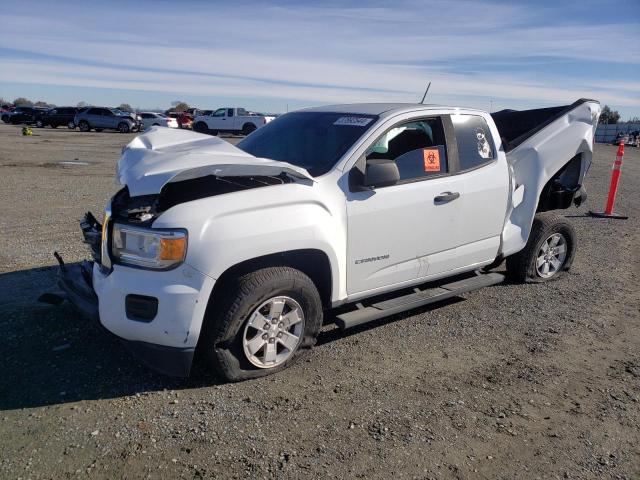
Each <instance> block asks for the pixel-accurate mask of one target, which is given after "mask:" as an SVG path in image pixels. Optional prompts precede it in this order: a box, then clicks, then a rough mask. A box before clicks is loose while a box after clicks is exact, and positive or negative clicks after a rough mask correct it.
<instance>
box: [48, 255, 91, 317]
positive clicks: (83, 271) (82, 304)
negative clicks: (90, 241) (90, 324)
mask: <svg viewBox="0 0 640 480" xmlns="http://www.w3.org/2000/svg"><path fill="white" fill-rule="evenodd" d="M54 255H55V257H56V260H58V263H59V264H60V270H59V271H58V286H59V287H60V288H61V289H62V290H63V291H64V293H65V295H66V297H67V300H69V301H70V302H71V303H72V304H73V305H74V306H75V307H76V308H77V309H78V310H80V312H81V313H82V314H83V315H84V316H85V317H87V318H89V319H91V320H98V319H99V315H98V297H97V296H96V293H95V292H94V291H93V284H92V280H91V276H92V272H93V262H89V261H87V260H85V261H84V262H82V263H81V264H74V265H66V264H65V263H64V261H63V260H62V257H61V256H60V255H59V254H58V252H55V253H54Z"/></svg>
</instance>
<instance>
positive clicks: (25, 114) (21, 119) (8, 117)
mask: <svg viewBox="0 0 640 480" xmlns="http://www.w3.org/2000/svg"><path fill="white" fill-rule="evenodd" d="M46 112H47V109H44V108H38V107H16V108H15V109H14V110H13V111H12V112H8V113H3V114H2V121H3V122H4V123H11V124H12V125H17V124H20V123H24V124H27V125H31V124H33V123H35V122H36V119H37V118H41V117H42V116H43V115H44V114H45V113H46Z"/></svg>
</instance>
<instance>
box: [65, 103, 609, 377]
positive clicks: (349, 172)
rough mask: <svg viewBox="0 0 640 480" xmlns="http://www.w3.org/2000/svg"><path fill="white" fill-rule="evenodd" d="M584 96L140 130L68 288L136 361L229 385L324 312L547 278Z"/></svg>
mask: <svg viewBox="0 0 640 480" xmlns="http://www.w3.org/2000/svg"><path fill="white" fill-rule="evenodd" d="M599 113H600V105H599V103H598V102H596V101H593V100H579V101H577V102H575V103H574V104H572V105H567V106H561V107H553V108H544V109H537V110H527V111H520V112H517V111H511V110H509V111H502V112H497V113H494V114H492V115H490V114H488V113H486V112H482V111H479V110H473V109H465V108H457V107H440V106H429V105H411V104H364V105H337V106H328V107H322V108H313V109H308V110H303V111H298V112H292V113H289V114H286V115H283V116H281V117H279V118H278V119H277V120H275V121H273V122H271V123H269V124H268V125H267V126H266V127H264V128H261V129H260V130H258V131H257V132H255V133H254V134H252V135H250V136H248V137H247V138H246V139H244V140H243V141H242V142H240V143H239V144H238V146H237V147H234V146H232V145H231V144H229V143H227V142H225V141H223V140H221V139H218V138H215V137H209V136H204V135H201V134H198V133H193V132H184V131H180V130H170V129H158V128H152V129H151V130H150V131H149V132H148V133H144V134H143V135H140V136H138V137H137V138H136V139H134V140H133V141H132V142H131V143H130V144H129V145H128V146H127V147H126V148H125V150H124V151H123V156H122V158H121V159H120V161H119V163H118V171H117V176H118V181H119V182H120V184H122V185H123V188H122V189H121V190H120V191H119V192H118V193H117V194H116V195H115V196H114V197H113V198H112V200H111V201H110V202H109V204H108V206H107V208H106V211H105V219H104V221H103V224H102V225H100V224H99V223H98V222H97V221H96V220H95V218H93V216H91V215H88V216H87V218H85V220H84V222H83V223H82V229H83V232H84V234H85V241H86V242H87V243H89V244H90V245H91V247H92V250H93V253H94V262H93V263H90V262H87V263H85V264H84V265H83V266H75V267H71V266H69V267H64V265H63V266H62V268H61V272H60V274H61V276H60V284H61V286H62V287H63V289H64V290H65V291H66V295H67V297H68V298H69V299H70V300H71V301H72V302H73V303H74V304H76V305H77V306H79V307H80V308H81V309H82V310H83V311H85V312H86V313H87V314H90V315H93V316H99V319H100V322H101V323H102V324H103V325H104V326H105V327H106V328H107V329H108V330H109V331H111V332H112V333H114V334H115V335H117V336H118V337H120V338H121V339H123V340H124V341H125V343H126V344H127V345H129V346H130V348H131V349H132V350H133V351H134V352H135V353H136V354H137V355H138V356H139V357H140V358H141V359H142V360H143V361H145V362H146V363H147V364H149V365H150V366H152V367H153V368H155V369H157V370H160V371H163V372H165V373H168V374H171V375H188V373H189V371H190V367H191V362H192V359H193V355H194V352H195V350H196V347H198V348H199V349H201V350H202V351H203V353H204V357H205V358H206V361H207V362H208V364H209V366H210V367H211V368H212V369H213V370H215V371H217V372H218V373H220V374H221V375H222V376H223V377H225V378H227V379H229V380H241V379H246V378H252V377H257V376H260V375H265V374H268V373H272V372H274V371H278V370H280V369H282V368H285V367H286V366H287V365H289V364H290V363H291V362H292V361H294V360H295V359H296V358H297V357H298V355H299V354H300V353H301V352H302V351H303V350H305V349H308V348H309V347H311V346H312V345H314V343H315V339H316V336H317V334H318V332H319V330H320V327H321V326H322V324H323V322H326V321H331V322H335V323H336V324H337V325H338V326H339V327H340V328H343V329H344V328H350V327H352V326H354V325H359V324H362V323H365V322H369V321H372V320H376V319H379V318H382V317H385V316H388V315H392V314H395V313H398V312H401V311H404V310H408V309H412V308H416V307H420V306H422V305H425V304H428V303H432V302H435V301H439V300H443V299H446V298H449V297H452V296H456V295H459V294H461V293H464V292H468V291H470V290H473V289H477V288H480V287H484V286H489V285H493V284H496V283H499V282H501V281H503V280H504V276H503V275H502V274H499V273H495V272H490V270H491V269H492V268H494V267H496V266H497V265H499V264H500V263H502V261H503V260H504V259H506V267H507V273H508V274H509V275H510V276H511V277H512V278H513V279H514V280H516V281H524V282H544V281H549V280H553V279H555V278H557V277H558V276H560V275H562V274H564V273H565V272H566V271H567V270H568V269H569V267H570V266H571V262H572V259H573V256H574V254H575V249H576V238H575V233H574V230H573V227H572V226H571V224H570V223H569V221H568V220H567V219H566V218H565V217H563V216H560V215H558V214H557V213H555V212H554V210H558V209H565V208H568V207H569V206H571V204H572V203H576V204H579V203H580V202H582V201H584V199H585V193H584V190H583V189H582V182H583V179H584V176H585V174H586V172H587V170H588V168H589V165H590V163H591V157H592V152H593V138H594V132H595V128H596V125H597V120H598V117H599Z"/></svg>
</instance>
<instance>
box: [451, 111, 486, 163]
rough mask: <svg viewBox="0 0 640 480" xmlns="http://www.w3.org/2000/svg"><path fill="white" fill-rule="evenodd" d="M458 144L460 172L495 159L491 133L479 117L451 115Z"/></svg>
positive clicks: (483, 120)
mask: <svg viewBox="0 0 640 480" xmlns="http://www.w3.org/2000/svg"><path fill="white" fill-rule="evenodd" d="M451 121H452V122H453V128H454V130H455V134H456V141H457V142H458V158H459V161H460V170H462V171H464V170H470V169H473V168H477V167H480V166H482V165H485V164H487V163H490V162H491V161H492V160H493V159H494V158H496V150H495V145H494V143H493V137H492V136H491V131H490V130H489V126H488V125H487V122H486V121H485V119H484V118H482V117H481V116H479V115H451Z"/></svg>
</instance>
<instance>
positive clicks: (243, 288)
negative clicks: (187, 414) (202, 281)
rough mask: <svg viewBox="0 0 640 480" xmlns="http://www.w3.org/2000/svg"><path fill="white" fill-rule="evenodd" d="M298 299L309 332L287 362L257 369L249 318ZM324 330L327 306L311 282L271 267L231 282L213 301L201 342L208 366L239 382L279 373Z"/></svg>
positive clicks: (290, 270) (286, 269) (296, 273)
mask: <svg viewBox="0 0 640 480" xmlns="http://www.w3.org/2000/svg"><path fill="white" fill-rule="evenodd" d="M280 295H283V296H288V297H290V298H292V299H294V300H295V301H296V302H298V304H299V305H300V307H301V308H302V311H303V312H304V317H305V318H304V330H303V331H302V334H301V340H300V343H299V344H298V346H297V348H296V349H295V350H294V351H293V353H292V354H291V356H290V357H289V358H288V359H287V360H286V361H284V363H282V364H280V365H277V366H275V367H272V368H258V367H256V366H254V365H253V364H252V363H251V362H250V361H249V360H248V359H247V357H246V356H245V353H244V349H243V344H242V341H243V335H244V327H245V324H246V323H247V322H248V320H249V317H250V315H251V314H252V313H253V312H254V311H255V310H256V309H257V308H258V307H259V306H260V305H261V304H262V303H263V302H265V301H266V300H268V299H270V298H272V297H275V296H280ZM321 326H322V302H321V300H320V295H319V294H318V290H317V288H316V286H315V285H314V283H313V282H312V281H311V279H310V278H309V277H308V276H306V275H305V274H304V273H302V272H301V271H299V270H296V269H293V268H289V267H269V268H263V269H260V270H256V271H253V272H249V273H246V274H242V275H239V276H237V277H235V278H232V279H230V280H229V281H227V282H226V283H225V284H224V285H222V290H221V291H219V292H218V294H217V295H216V296H215V297H214V298H213V299H212V302H210V305H209V307H208V308H207V316H206V318H205V324H204V325H203V329H202V333H201V335H200V340H199V344H198V345H199V348H200V350H201V352H202V353H203V354H204V357H205V360H206V363H207V365H208V366H209V367H210V368H211V369H212V370H213V371H214V372H216V373H217V374H219V375H220V376H222V377H223V378H224V379H226V380H228V381H231V382H237V381H241V380H247V379H250V378H257V377H263V376H265V375H270V374H272V373H276V372H279V371H281V370H283V369H285V368H287V367H288V366H289V365H291V364H292V363H293V362H295V361H296V359H297V358H299V357H300V355H302V354H303V352H305V351H307V350H309V349H310V348H311V347H313V345H314V344H315V342H316V337H317V335H318V332H319V331H320V327H321Z"/></svg>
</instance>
